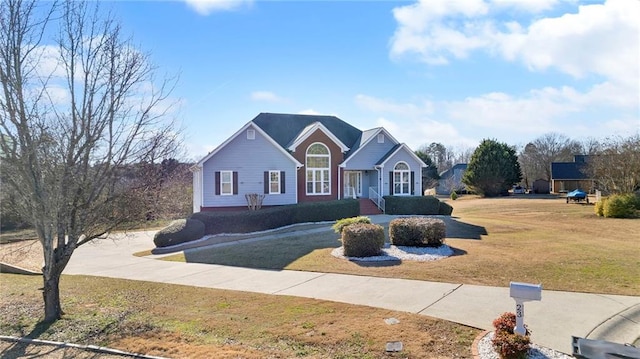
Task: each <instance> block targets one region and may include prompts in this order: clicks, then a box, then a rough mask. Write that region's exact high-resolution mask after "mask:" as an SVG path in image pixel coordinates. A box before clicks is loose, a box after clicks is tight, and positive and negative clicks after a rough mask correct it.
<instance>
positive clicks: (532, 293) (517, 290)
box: [509, 282, 542, 335]
mask: <svg viewBox="0 0 640 359" xmlns="http://www.w3.org/2000/svg"><path fill="white" fill-rule="evenodd" d="M509 295H510V296H511V298H513V300H515V301H516V326H515V328H513V332H514V333H518V334H520V335H526V333H527V328H526V327H525V326H524V302H526V301H530V300H542V284H529V283H518V282H511V283H509Z"/></svg>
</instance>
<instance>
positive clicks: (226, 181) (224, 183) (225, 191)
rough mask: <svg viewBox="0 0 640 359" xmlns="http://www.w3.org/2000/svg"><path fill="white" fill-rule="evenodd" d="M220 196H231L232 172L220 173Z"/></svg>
mask: <svg viewBox="0 0 640 359" xmlns="http://www.w3.org/2000/svg"><path fill="white" fill-rule="evenodd" d="M220 194H221V195H223V196H226V195H232V194H233V172H231V171H220Z"/></svg>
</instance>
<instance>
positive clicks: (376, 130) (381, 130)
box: [340, 127, 427, 167]
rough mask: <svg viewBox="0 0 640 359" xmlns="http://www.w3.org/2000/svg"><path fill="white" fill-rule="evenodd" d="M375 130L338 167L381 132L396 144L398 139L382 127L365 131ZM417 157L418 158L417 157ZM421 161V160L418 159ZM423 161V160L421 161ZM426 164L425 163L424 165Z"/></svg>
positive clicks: (345, 163)
mask: <svg viewBox="0 0 640 359" xmlns="http://www.w3.org/2000/svg"><path fill="white" fill-rule="evenodd" d="M373 130H375V132H374V133H373V135H371V136H369V138H367V140H366V141H365V142H364V143H362V144H360V147H358V149H356V150H355V152H353V153H352V154H350V155H349V158H347V159H346V160H344V161H343V162H342V163H341V164H340V167H346V166H347V162H349V160H351V159H352V158H354V157H356V155H357V154H358V153H359V152H360V151H361V150H362V149H363V148H365V147H366V146H367V145H368V144H369V142H371V141H373V139H374V138H378V135H379V134H381V133H384V135H386V136H387V137H388V138H389V140H391V142H392V143H393V145H397V144H398V141H397V140H396V139H395V138H393V136H391V134H390V133H389V131H387V130H385V128H384V127H378V128H373V129H371V130H367V131H373ZM367 131H363V132H362V133H365V132H367ZM418 159H419V158H418ZM420 162H422V161H420ZM423 163H424V162H423ZM426 166H427V165H426V164H425V165H424V167H426Z"/></svg>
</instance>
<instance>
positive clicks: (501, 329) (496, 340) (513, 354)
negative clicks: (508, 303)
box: [492, 312, 531, 359]
mask: <svg viewBox="0 0 640 359" xmlns="http://www.w3.org/2000/svg"><path fill="white" fill-rule="evenodd" d="M515 326H516V315H515V314H514V313H510V312H506V313H503V314H501V315H500V316H499V317H498V318H496V319H495V320H494V321H493V327H494V328H495V333H494V336H493V341H492V344H493V348H494V349H495V350H496V352H497V353H498V354H499V355H500V357H501V358H505V359H519V358H523V359H524V358H526V357H527V352H528V351H529V346H530V344H531V340H530V339H529V334H530V333H529V329H527V328H526V326H525V330H526V334H525V335H520V334H516V333H514V332H513V329H514V328H515Z"/></svg>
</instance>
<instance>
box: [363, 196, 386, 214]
mask: <svg viewBox="0 0 640 359" xmlns="http://www.w3.org/2000/svg"><path fill="white" fill-rule="evenodd" d="M359 201H360V215H363V216H366V215H373V214H382V211H381V210H380V208H378V206H376V204H375V203H373V201H372V200H370V199H368V198H360V199H359Z"/></svg>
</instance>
